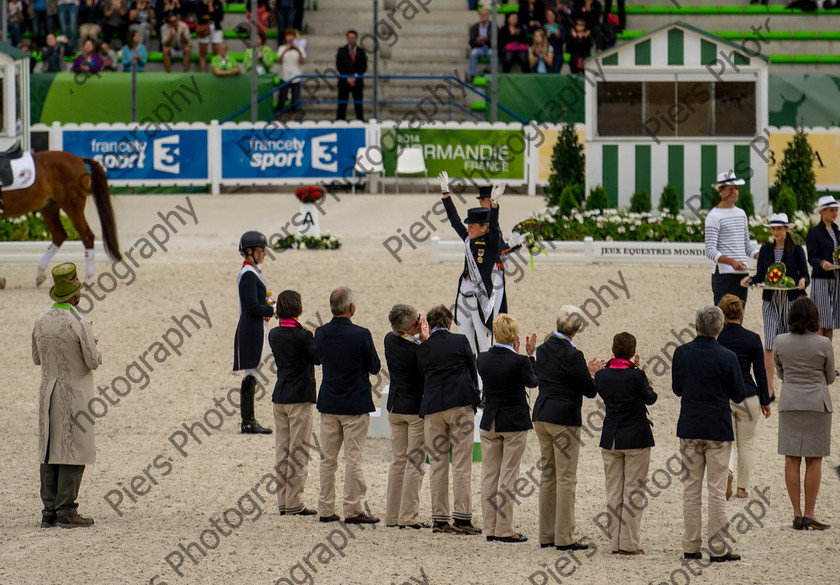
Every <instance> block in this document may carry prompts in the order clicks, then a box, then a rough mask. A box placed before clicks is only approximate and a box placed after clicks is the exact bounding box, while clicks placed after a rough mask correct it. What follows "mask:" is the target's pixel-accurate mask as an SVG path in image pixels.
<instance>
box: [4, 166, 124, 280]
mask: <svg viewBox="0 0 840 585" xmlns="http://www.w3.org/2000/svg"><path fill="white" fill-rule="evenodd" d="M32 158H33V160H34V162H35V181H34V182H33V183H32V185H30V186H29V187H26V188H24V189H16V190H12V191H5V190H4V191H2V192H0V218H7V217H17V216H19V215H24V214H26V213H30V212H33V211H39V212H40V213H41V217H42V218H43V219H44V223H45V224H46V226H47V229H48V230H49V231H50V235H51V240H52V241H51V242H50V244H49V245H48V246H47V250H46V252H44V256H43V257H42V258H41V261H40V262H39V263H38V270H37V272H36V275H35V285H36V286H40V285H41V283H43V282H44V280H46V278H47V277H46V272H47V266H48V264H49V262H50V260H51V259H52V257H53V256H54V255H55V253H56V252H57V251H58V249H59V248H60V247H61V245H62V244H63V243H64V241H65V240H66V239H67V231H66V230H65V229H64V226H63V225H62V224H61V218H60V216H59V212H60V211H61V210H63V211H64V213H66V214H67V217H68V218H69V219H70V222H71V223H72V224H73V227H74V228H76V231H77V232H78V233H79V237H80V238H81V240H82V243H83V244H84V246H85V281H87V282H89V281H90V280H91V279H92V278H93V275H94V273H95V264H94V249H93V238H94V236H93V231H92V230H91V229H90V226H88V223H87V220H86V219H85V202H86V201H87V197H88V193H92V194H93V199H94V201H96V210H97V211H98V213H99V222H100V224H101V226H102V236H103V242H104V244H105V251H106V252H107V253H108V255H109V256H111V258H113V259H114V260H121V259H122V254H121V253H120V250H119V242H118V239H117V226H116V222H115V221H114V210H113V207H112V206H111V190H110V189H109V188H108V178H107V177H106V175H105V169H103V168H102V165H101V164H99V162H97V161H95V160H94V159H92V158H83V157H80V156H76V155H75V154H72V153H70V152H63V151H58V150H53V151H49V150H48V151H44V152H38V153H35V154H33V155H32ZM88 166H90V171H88ZM5 284H6V281H5V278H0V288H3V287H4V286H5Z"/></svg>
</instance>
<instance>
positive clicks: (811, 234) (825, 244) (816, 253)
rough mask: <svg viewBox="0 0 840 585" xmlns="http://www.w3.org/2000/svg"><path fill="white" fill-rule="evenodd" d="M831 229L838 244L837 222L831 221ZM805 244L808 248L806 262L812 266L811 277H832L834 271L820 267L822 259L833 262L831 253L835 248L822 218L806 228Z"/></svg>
mask: <svg viewBox="0 0 840 585" xmlns="http://www.w3.org/2000/svg"><path fill="white" fill-rule="evenodd" d="M831 229H832V231H833V232H834V237H836V238H837V243H838V245H840V230H838V229H837V224H836V223H833V222H832V224H831ZM805 246H806V247H807V248H808V264H810V265H811V266H813V271H812V272H811V278H834V271H830V270H823V269H822V268H820V264H822V261H823V260H825V261H826V262H828V263H829V264H834V262H833V261H832V260H831V254H832V252H834V248H835V246H834V242H832V241H831V236H830V235H829V234H828V229H826V227H825V224H824V223H823V222H822V219H821V220H820V223H818V224H817V225H815V226H814V227H812V228H811V229H809V230H808V235H807V236H805Z"/></svg>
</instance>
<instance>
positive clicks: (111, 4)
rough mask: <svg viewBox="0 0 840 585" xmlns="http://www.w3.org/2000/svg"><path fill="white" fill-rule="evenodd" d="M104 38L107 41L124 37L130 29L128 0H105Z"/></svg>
mask: <svg viewBox="0 0 840 585" xmlns="http://www.w3.org/2000/svg"><path fill="white" fill-rule="evenodd" d="M103 15H104V17H105V18H104V19H103V25H102V38H103V40H104V41H105V42H106V43H110V42H111V41H112V40H113V39H115V38H116V39H118V40H119V39H124V38H125V33H126V31H127V30H128V4H127V3H126V0H105V10H104V13H103Z"/></svg>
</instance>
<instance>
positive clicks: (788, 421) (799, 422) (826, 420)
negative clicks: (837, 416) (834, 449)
mask: <svg viewBox="0 0 840 585" xmlns="http://www.w3.org/2000/svg"><path fill="white" fill-rule="evenodd" d="M779 455H789V456H791V457H828V456H829V455H831V413H830V412H809V411H804V410H788V411H783V412H780V413H779Z"/></svg>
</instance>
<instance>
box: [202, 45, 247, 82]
mask: <svg viewBox="0 0 840 585" xmlns="http://www.w3.org/2000/svg"><path fill="white" fill-rule="evenodd" d="M210 70H211V71H212V72H213V75H215V76H217V77H225V76H227V75H239V74H240V73H242V67H241V66H240V65H239V64H238V63H237V62H236V59H234V58H233V57H232V56H230V55H228V48H227V45H226V44H225V43H222V44H221V45H219V54H218V55H215V56H214V57H213V58H212V59H211V60H210Z"/></svg>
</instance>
